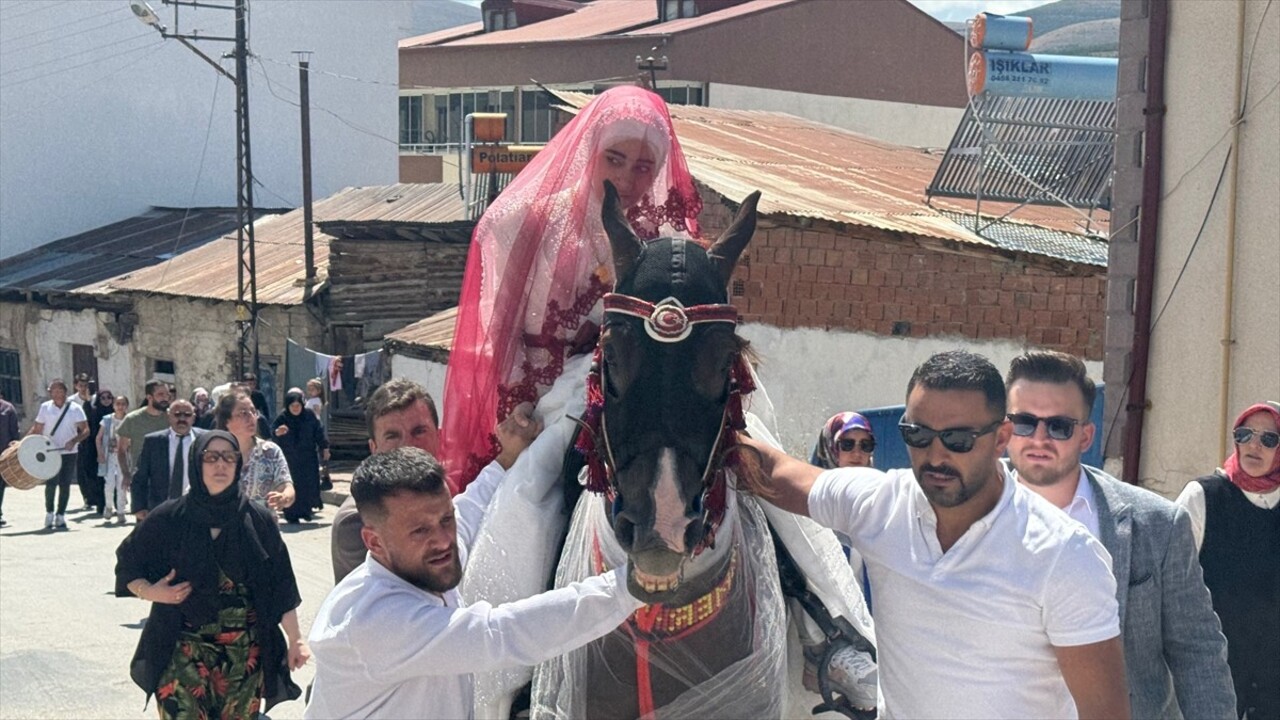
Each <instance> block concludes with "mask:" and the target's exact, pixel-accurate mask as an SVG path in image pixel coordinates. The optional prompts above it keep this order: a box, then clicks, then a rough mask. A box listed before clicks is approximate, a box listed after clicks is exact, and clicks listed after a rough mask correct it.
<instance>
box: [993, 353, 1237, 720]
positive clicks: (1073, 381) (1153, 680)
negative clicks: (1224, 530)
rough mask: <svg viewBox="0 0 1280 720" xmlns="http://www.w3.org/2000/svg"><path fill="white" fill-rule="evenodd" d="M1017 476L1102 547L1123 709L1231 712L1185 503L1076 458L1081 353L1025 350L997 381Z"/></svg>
mask: <svg viewBox="0 0 1280 720" xmlns="http://www.w3.org/2000/svg"><path fill="white" fill-rule="evenodd" d="M1005 383H1006V386H1007V388H1008V396H1009V420H1010V421H1011V422H1012V423H1013V438H1012V439H1011V440H1010V442H1009V451H1008V452H1009V463H1010V464H1011V465H1012V466H1013V469H1014V470H1015V471H1016V473H1017V478H1018V481H1019V482H1021V483H1022V484H1023V485H1025V486H1026V487H1027V488H1028V489H1030V490H1033V491H1035V492H1036V493H1037V494H1039V495H1040V496H1041V497H1043V498H1045V499H1046V500H1048V501H1049V502H1051V503H1053V504H1054V505H1056V506H1058V507H1060V508H1062V509H1063V510H1065V511H1066V512H1067V514H1068V515H1070V516H1071V517H1072V518H1074V519H1076V520H1078V521H1079V522H1080V523H1082V524H1083V525H1084V526H1085V527H1087V528H1088V529H1089V531H1090V532H1091V533H1093V535H1094V536H1095V537H1097V538H1098V539H1099V540H1100V541H1102V544H1103V546H1104V547H1106V549H1107V552H1109V553H1111V567H1112V572H1113V573H1114V574H1115V577H1116V596H1117V600H1118V601H1119V603H1120V631H1121V634H1122V635H1123V636H1124V656H1125V666H1126V669H1127V671H1128V676H1129V702H1130V707H1131V710H1132V717H1134V718H1135V719H1138V718H1178V717H1183V718H1187V720H1201V719H1202V718H1203V719H1206V720H1207V719H1209V718H1220V719H1221V720H1231V719H1233V718H1235V711H1236V699H1235V689H1234V687H1233V686H1232V683H1231V671H1230V669H1228V667H1227V642H1226V638H1225V637H1223V635H1222V626H1221V623H1219V622H1218V616H1217V615H1215V614H1214V612H1213V604H1212V602H1211V601H1210V598H1209V590H1208V588H1206V587H1205V584H1204V575H1203V573H1202V572H1201V570H1200V560H1199V558H1198V556H1197V554H1196V548H1195V541H1194V539H1193V537H1192V534H1191V519H1190V516H1188V515H1187V512H1186V510H1183V509H1182V508H1180V507H1179V506H1177V505H1175V504H1174V503H1172V502H1169V501H1168V500H1165V499H1164V498H1162V497H1160V496H1158V495H1156V494H1155V493H1153V492H1150V491H1147V490H1144V489H1142V488H1138V487H1134V486H1132V485H1128V484H1125V483H1123V482H1120V481H1119V480H1116V479H1115V478H1113V477H1111V476H1110V475H1108V474H1106V473H1104V472H1102V471H1101V470H1098V469H1096V468H1091V467H1086V466H1084V465H1081V464H1080V456H1081V455H1082V454H1083V453H1084V452H1085V451H1086V450H1088V449H1089V446H1090V444H1092V442H1093V439H1094V433H1095V432H1096V428H1095V427H1094V425H1093V424H1092V423H1091V422H1090V421H1089V417H1090V414H1091V413H1092V411H1093V401H1094V396H1095V394H1096V387H1095V385H1094V383H1093V381H1092V380H1091V379H1089V376H1088V374H1087V373H1086V371H1085V367H1084V363H1083V362H1081V361H1080V359H1079V358H1076V357H1073V356H1071V355H1067V354H1064V353H1057V352H1033V353H1027V354H1025V355H1021V356H1019V357H1017V358H1014V360H1013V363H1012V364H1011V365H1010V367H1009V374H1008V376H1007V378H1006V380H1005Z"/></svg>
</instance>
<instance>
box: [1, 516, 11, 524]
mask: <svg viewBox="0 0 1280 720" xmlns="http://www.w3.org/2000/svg"><path fill="white" fill-rule="evenodd" d="M8 524H9V521H8V520H5V519H4V516H3V515H0V527H6V526H7V525H8Z"/></svg>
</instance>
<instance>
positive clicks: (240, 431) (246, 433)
mask: <svg viewBox="0 0 1280 720" xmlns="http://www.w3.org/2000/svg"><path fill="white" fill-rule="evenodd" d="M258 419H259V418H258V410H257V408H255V407H254V405H253V400H252V399H250V397H249V394H248V393H247V392H245V391H244V390H242V389H239V388H237V389H234V390H231V391H229V392H226V393H224V394H223V395H222V397H220V398H218V404H217V406H216V407H215V409H214V411H213V424H214V427H216V428H217V429H219V430H226V431H227V432H229V433H231V434H232V435H234V436H235V437H236V441H237V443H238V447H239V449H240V454H241V456H242V465H243V475H242V477H241V482H242V484H243V485H244V494H245V497H248V498H249V499H250V500H257V501H259V502H261V503H264V504H266V506H267V507H269V508H271V511H272V512H273V513H278V512H280V511H282V510H284V509H285V508H288V507H290V506H292V505H293V503H294V500H295V499H296V493H295V491H294V488H293V477H292V476H291V475H290V474H289V464H288V461H286V460H285V458H284V451H282V450H281V449H280V446H279V445H277V444H275V443H273V442H271V441H270V440H264V439H262V437H259V435H258Z"/></svg>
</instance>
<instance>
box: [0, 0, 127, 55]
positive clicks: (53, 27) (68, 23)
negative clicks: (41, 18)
mask: <svg viewBox="0 0 1280 720" xmlns="http://www.w3.org/2000/svg"><path fill="white" fill-rule="evenodd" d="M123 10H124V8H123V7H120V6H113V7H111V8H109V9H107V10H104V11H102V12H100V13H94V14H93V15H83V16H81V17H78V18H75V19H74V20H67V21H65V22H62V21H59V22H57V23H54V24H53V25H50V26H49V27H46V28H41V29H39V30H32V31H31V32H29V33H25V34H23V35H19V36H17V37H11V38H7V39H6V40H5V42H6V43H11V42H13V41H14V40H24V39H26V38H29V37H31V36H33V35H43V34H44V33H47V32H56V31H59V30H63V31H65V30H66V29H67V28H68V27H70V26H72V25H78V24H80V23H82V22H84V21H86V20H92V19H94V18H100V17H102V16H103V15H110V14H112V13H120V12H122V11H123ZM132 16H133V15H132V13H130V14H128V15H125V17H124V18H121V19H122V20H123V19H127V18H130V17H132ZM110 24H112V23H106V25H110ZM106 25H99V26H98V27H106ZM80 32H82V31H77V32H75V33H71V34H70V35H55V36H54V37H53V38H52V39H53V40H61V39H62V38H66V37H71V36H72V35H78V34H79V33H80ZM45 42H48V41H47V40H42V41H40V42H38V43H35V44H33V45H25V46H23V47H18V48H12V47H11V48H5V50H4V52H11V51H13V50H22V49H24V48H27V47H35V46H36V45H40V44H43V43H45ZM0 54H3V53H0Z"/></svg>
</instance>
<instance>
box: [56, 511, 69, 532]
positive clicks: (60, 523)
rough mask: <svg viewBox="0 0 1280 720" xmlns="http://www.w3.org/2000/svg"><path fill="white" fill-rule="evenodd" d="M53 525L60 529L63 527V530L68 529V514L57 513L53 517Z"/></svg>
mask: <svg viewBox="0 0 1280 720" xmlns="http://www.w3.org/2000/svg"><path fill="white" fill-rule="evenodd" d="M53 526H54V527H56V528H59V529H61V530H66V529H67V516H66V515H62V514H61V513H59V514H58V515H55V516H54V518H53Z"/></svg>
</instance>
